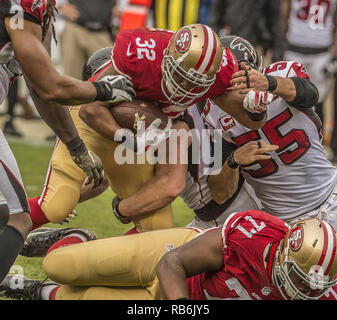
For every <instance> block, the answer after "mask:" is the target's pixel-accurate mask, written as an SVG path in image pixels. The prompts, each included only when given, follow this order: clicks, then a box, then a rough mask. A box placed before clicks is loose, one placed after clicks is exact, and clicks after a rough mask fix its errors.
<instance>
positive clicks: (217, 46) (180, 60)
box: [161, 24, 223, 106]
mask: <svg viewBox="0 0 337 320" xmlns="http://www.w3.org/2000/svg"><path fill="white" fill-rule="evenodd" d="M222 55H223V48H222V45H221V42H220V39H219V37H218V36H217V34H216V33H215V32H214V31H213V30H212V29H211V28H210V27H208V26H206V25H203V24H191V25H187V26H185V27H182V28H181V29H179V30H178V31H177V32H176V33H175V35H174V36H173V37H172V38H171V40H170V42H169V44H168V46H167V48H166V49H165V51H164V57H163V62H162V72H163V77H162V81H161V87H162V91H163V93H164V95H165V96H166V98H167V99H168V100H169V101H170V102H171V103H172V104H175V105H182V106H188V105H191V104H192V103H193V102H194V100H195V99H197V98H199V97H201V96H203V95H204V94H205V93H206V92H207V90H208V89H209V88H210V86H211V85H212V84H213V83H214V81H215V77H216V73H217V72H218V71H219V70H220V64H221V61H222ZM183 83H185V86H184V84H183ZM186 84H187V86H186Z"/></svg>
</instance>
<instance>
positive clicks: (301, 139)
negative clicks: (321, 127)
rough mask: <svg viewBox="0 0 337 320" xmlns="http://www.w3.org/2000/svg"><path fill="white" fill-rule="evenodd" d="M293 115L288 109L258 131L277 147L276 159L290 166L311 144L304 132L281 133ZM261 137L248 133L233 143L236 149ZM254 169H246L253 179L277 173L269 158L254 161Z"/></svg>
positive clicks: (254, 133)
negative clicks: (281, 128) (282, 127)
mask: <svg viewBox="0 0 337 320" xmlns="http://www.w3.org/2000/svg"><path fill="white" fill-rule="evenodd" d="M292 117H293V114H292V113H291V111H290V109H286V110H285V111H283V112H282V113H280V114H278V115H277V116H276V117H274V118H273V119H270V120H269V121H267V122H266V124H265V125H264V126H263V127H262V128H261V129H260V130H262V132H263V133H264V135H265V136H266V137H267V139H268V140H269V142H270V143H271V144H275V145H278V146H279V149H278V150H276V153H277V154H278V158H279V159H280V160H281V161H282V163H283V164H285V165H288V166H289V165H291V164H293V163H294V162H295V161H297V160H298V159H300V158H301V157H303V156H304V155H305V153H306V152H307V151H308V150H309V148H310V146H311V144H310V141H309V138H308V136H307V134H306V133H305V131H304V130H301V129H293V130H290V131H289V132H288V133H286V134H284V133H282V132H281V130H280V127H281V126H282V125H284V124H285V123H287V122H288V121H289V120H290V119H291V118H292ZM260 139H261V135H260V133H259V132H258V131H249V132H247V133H244V134H243V135H241V136H239V137H236V138H234V141H235V143H236V145H237V146H238V147H240V146H242V145H244V144H246V143H247V142H249V141H254V140H260ZM252 165H255V166H257V168H256V169H247V170H246V172H248V173H249V174H250V175H251V176H252V177H254V178H257V179H258V178H264V177H267V176H270V175H272V174H274V173H276V172H277V171H278V168H279V167H278V165H277V163H276V161H275V160H274V159H273V158H271V159H269V160H261V161H256V162H255V163H254V164H251V165H249V166H252Z"/></svg>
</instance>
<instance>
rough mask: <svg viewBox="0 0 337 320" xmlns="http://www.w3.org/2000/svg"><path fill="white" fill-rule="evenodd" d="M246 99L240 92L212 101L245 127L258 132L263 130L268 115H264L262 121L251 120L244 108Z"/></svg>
mask: <svg viewBox="0 0 337 320" xmlns="http://www.w3.org/2000/svg"><path fill="white" fill-rule="evenodd" d="M244 99H245V95H244V94H241V93H239V92H238V91H229V92H227V93H225V94H223V95H221V96H218V97H216V98H214V99H212V100H213V101H214V103H215V104H216V105H217V106H218V107H219V108H221V109H222V110H224V111H225V112H227V113H229V114H230V115H232V116H233V117H234V118H235V119H236V120H237V121H238V122H240V123H241V124H242V125H244V126H245V127H247V128H249V129H253V130H257V129H259V128H261V127H262V126H263V125H264V123H265V122H266V119H267V117H266V114H264V115H263V118H262V119H260V120H256V119H255V120H253V119H251V118H250V117H249V114H248V112H247V111H246V110H245V109H244V108H243V102H244Z"/></svg>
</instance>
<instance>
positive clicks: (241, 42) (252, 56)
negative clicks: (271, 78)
mask: <svg viewBox="0 0 337 320" xmlns="http://www.w3.org/2000/svg"><path fill="white" fill-rule="evenodd" d="M220 41H221V44H222V45H223V46H224V47H226V48H228V49H229V50H230V51H231V52H232V53H233V55H234V56H235V58H236V60H238V63H239V67H240V62H244V63H245V64H246V65H248V66H249V67H251V68H253V69H256V70H258V71H261V70H262V59H261V62H260V59H259V56H258V54H257V52H256V50H255V48H254V46H253V45H252V44H251V43H250V42H249V41H247V40H246V39H244V38H241V37H238V36H223V37H221V38H220Z"/></svg>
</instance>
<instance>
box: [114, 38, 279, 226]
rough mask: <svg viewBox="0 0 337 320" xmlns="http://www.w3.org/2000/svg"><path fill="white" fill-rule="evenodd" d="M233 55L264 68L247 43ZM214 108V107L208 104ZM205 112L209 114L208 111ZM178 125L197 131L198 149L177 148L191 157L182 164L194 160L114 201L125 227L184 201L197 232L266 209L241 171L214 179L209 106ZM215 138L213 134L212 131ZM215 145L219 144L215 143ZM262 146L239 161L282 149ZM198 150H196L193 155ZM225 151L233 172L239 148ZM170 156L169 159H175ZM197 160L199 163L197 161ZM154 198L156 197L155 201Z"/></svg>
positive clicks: (165, 168)
mask: <svg viewBox="0 0 337 320" xmlns="http://www.w3.org/2000/svg"><path fill="white" fill-rule="evenodd" d="M225 47H226V46H225ZM231 50H232V53H233V54H234V55H235V56H236V57H237V58H239V59H241V60H240V61H242V58H243V57H244V60H245V62H246V63H247V64H249V65H251V66H252V67H254V68H259V67H260V63H259V59H258V55H257V53H256V51H255V49H254V48H253V47H252V46H251V45H249V46H246V45H245V43H241V42H240V41H238V42H237V43H236V46H235V47H234V48H231ZM254 102H255V101H252V103H251V102H250V104H249V106H248V105H247V107H250V108H254ZM209 103H210V102H209V101H208V103H207V104H209ZM260 105H261V103H260ZM205 108H206V109H207V108H208V105H206V107H205ZM227 118H228V120H231V117H223V118H222V119H220V122H221V124H222V125H223V126H227V125H228V126H229V127H230V126H231V125H232V122H231V121H229V122H227ZM175 125H176V127H177V128H179V129H181V130H185V131H186V132H188V131H189V130H191V129H193V130H192V131H193V134H192V136H191V140H193V144H192V142H191V140H190V141H189V143H188V144H187V145H184V146H181V145H180V144H179V141H178V144H177V146H176V149H177V152H185V153H186V154H187V155H186V156H185V155H181V154H179V156H180V157H181V159H184V157H185V158H186V159H187V158H188V165H187V163H186V162H185V163H175V164H166V163H167V162H168V161H166V162H165V164H164V165H162V164H160V163H159V164H157V166H156V172H155V175H154V176H153V177H152V178H151V179H150V180H149V181H148V183H147V184H146V185H144V187H143V188H141V189H140V190H139V191H137V192H136V193H135V194H133V195H131V196H130V197H127V198H125V199H123V200H120V199H119V198H118V197H115V198H114V200H113V209H114V213H115V215H116V217H117V218H119V219H120V220H121V221H122V222H128V221H130V217H131V218H134V217H136V216H139V215H144V214H148V213H149V212H152V211H153V210H157V209H158V208H161V207H163V206H165V205H168V204H169V203H171V202H173V200H174V199H175V198H176V197H177V196H178V195H180V196H181V197H182V199H183V200H184V201H185V202H186V203H187V205H188V206H189V207H190V208H191V209H193V210H194V212H195V214H196V216H195V219H194V220H193V221H192V222H191V224H189V226H194V227H202V228H210V227H214V226H219V225H221V224H222V223H223V222H224V220H225V219H226V217H227V216H228V215H229V214H230V213H232V212H235V211H243V210H247V209H260V208H261V203H260V201H259V200H258V199H257V197H256V196H255V193H254V190H253V189H252V188H251V186H250V185H248V184H247V183H246V182H245V179H244V178H243V176H242V175H241V174H239V170H236V171H235V173H236V174H237V176H236V177H235V178H233V177H232V176H231V174H232V173H230V176H229V178H227V177H226V170H222V171H221V172H220V173H219V174H214V172H213V173H211V171H212V170H211V168H210V166H209V164H210V163H212V161H213V160H212V159H211V153H212V152H213V151H212V150H213V149H214V148H217V145H216V144H214V141H212V142H211V145H209V142H210V140H209V139H208V140H203V136H204V137H205V134H206V135H208V133H206V131H207V130H206V129H208V128H209V126H208V125H207V123H204V121H203V106H202V105H201V104H200V105H198V104H195V105H193V106H191V107H189V108H188V109H187V110H186V111H185V112H184V114H183V115H182V116H181V117H178V118H177V119H176V122H175ZM210 132H212V128H211V130H210ZM186 135H187V134H186ZM212 139H213V140H214V137H212ZM168 140H170V138H169V139H168ZM167 144H168V145H170V141H167ZM262 145H263V147H262V148H260V149H258V148H257V145H256V144H255V143H249V144H247V145H244V146H242V147H240V148H238V150H236V151H235V153H236V155H237V156H239V155H240V154H241V155H242V156H241V161H242V162H243V163H245V164H249V163H253V162H256V161H258V160H268V159H270V156H269V155H267V154H265V153H268V152H271V151H274V150H276V149H277V148H278V146H276V145H269V144H267V143H265V142H262ZM196 146H197V147H196ZM193 147H196V148H195V149H193ZM182 148H183V149H182ZM187 148H188V149H187ZM221 149H222V157H221V158H222V159H221V160H222V161H223V162H225V163H223V165H224V166H227V165H228V164H227V163H226V159H227V157H228V156H229V154H230V153H231V152H232V151H233V150H234V148H233V146H232V145H229V144H228V143H225V144H223V146H222V148H221ZM168 151H169V150H167V151H166V154H167V155H168V158H169V152H168ZM195 156H197V158H198V159H197V160H198V161H195V158H194V157H195ZM180 157H178V159H180ZM192 159H194V163H192V162H193V161H192ZM223 181H227V183H223ZM209 185H211V186H212V188H210V186H209ZM154 194H155V196H153V195H154Z"/></svg>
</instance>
